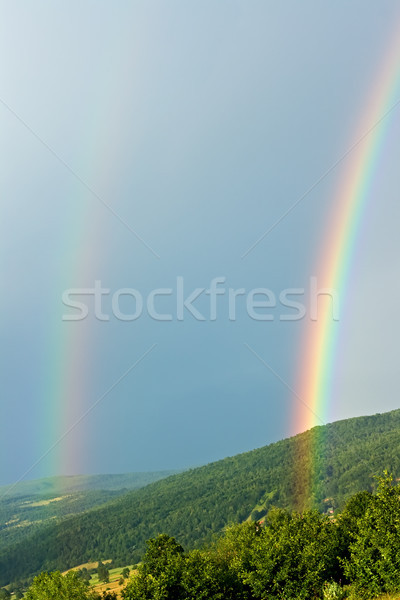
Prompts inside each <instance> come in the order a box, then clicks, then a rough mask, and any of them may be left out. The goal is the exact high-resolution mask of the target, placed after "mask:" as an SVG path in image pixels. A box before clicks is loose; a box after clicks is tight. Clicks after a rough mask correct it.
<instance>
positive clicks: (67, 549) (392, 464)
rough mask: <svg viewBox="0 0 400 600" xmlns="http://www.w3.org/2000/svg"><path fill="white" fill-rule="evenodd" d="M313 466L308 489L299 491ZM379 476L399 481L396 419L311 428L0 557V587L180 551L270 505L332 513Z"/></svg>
mask: <svg viewBox="0 0 400 600" xmlns="http://www.w3.org/2000/svg"><path fill="white" fill-rule="evenodd" d="M311 465H312V467H313V481H314V482H315V483H314V485H313V486H311V487H308V486H305V487H304V485H303V483H304V474H306V473H307V472H308V470H309V467H310V466H311ZM384 469H388V470H389V471H391V472H392V473H393V474H394V476H395V477H399V476H400V410H396V411H392V412H390V413H385V414H380V415H375V416H370V417H359V418H354V419H348V420H345V421H338V422H336V423H332V424H329V425H325V426H321V427H316V428H314V429H312V430H310V431H308V432H305V433H303V434H300V435H298V436H295V437H292V438H289V439H286V440H283V441H280V442H277V443H275V444H271V445H269V446H265V447H263V448H259V449H257V450H253V451H251V452H247V453H245V454H240V455H237V456H234V457H231V458H226V459H224V460H221V461H218V462H215V463H212V464H209V465H206V466H204V467H200V468H197V469H193V470H191V471H186V472H184V473H181V474H178V475H173V476H172V477H169V478H167V479H163V480H161V481H158V482H156V483H153V484H150V485H148V486H146V487H145V488H142V489H140V490H138V491H133V492H129V493H128V494H126V495H125V496H123V497H121V498H118V499H117V500H115V501H112V502H110V503H109V504H107V505H105V506H103V507H101V508H98V509H95V510H92V511H89V512H87V513H85V514H83V515H79V516H77V517H72V518H69V519H67V520H64V521H63V522H62V523H61V524H58V525H57V524H56V525H54V526H52V527H48V528H47V529H46V530H45V531H43V530H42V531H41V533H40V535H36V534H35V535H32V536H31V537H29V538H27V539H26V540H25V541H24V542H21V543H18V544H17V545H15V546H13V547H10V548H7V549H6V550H3V551H2V552H1V554H0V585H4V584H6V583H8V582H9V581H14V580H17V579H20V578H22V577H26V576H27V575H29V574H32V573H35V572H39V571H42V570H53V569H61V570H63V569H66V568H68V567H71V566H75V565H77V564H80V563H83V562H85V561H86V560H89V559H90V560H99V559H102V558H113V559H115V560H116V561H121V563H125V564H128V563H129V564H130V563H131V562H132V561H135V560H138V559H139V558H140V557H141V555H142V552H143V546H144V542H145V540H146V539H148V538H150V537H154V536H155V535H156V534H158V533H160V532H165V533H168V534H169V535H173V536H176V537H177V538H178V539H179V541H180V542H181V543H182V544H183V545H184V546H185V547H186V548H191V547H195V546H199V545H201V544H202V543H204V542H205V541H208V540H210V539H211V537H212V536H213V534H216V533H219V532H220V531H221V530H222V529H223V527H224V526H225V525H227V524H228V523H232V522H240V521H244V520H246V519H248V518H250V517H252V518H254V519H259V518H261V517H262V516H263V514H265V513H266V512H267V511H268V509H269V508H270V507H271V506H272V505H275V506H280V507H283V508H288V509H293V508H295V509H301V508H305V507H310V506H314V507H316V508H318V509H319V510H321V511H322V512H326V511H327V510H332V509H335V508H340V507H341V506H342V505H343V503H344V501H345V499H347V498H348V497H349V496H350V495H352V494H354V493H355V492H357V491H359V490H362V489H367V490H371V489H373V487H374V484H375V480H374V475H376V474H381V473H382V471H383V470H384ZM306 490H307V491H310V492H311V496H308V497H306V496H305V495H304V493H305V491H306Z"/></svg>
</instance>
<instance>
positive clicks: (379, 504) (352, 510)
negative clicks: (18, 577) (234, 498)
mask: <svg viewBox="0 0 400 600" xmlns="http://www.w3.org/2000/svg"><path fill="white" fill-rule="evenodd" d="M60 577H62V576H61V575H60V573H53V574H48V573H45V574H41V575H39V576H38V577H36V578H35V580H34V581H33V583H32V585H31V587H30V588H29V590H28V591H27V594H26V598H27V600H45V599H46V600H47V598H51V597H53V596H52V595H51V590H52V589H53V587H54V586H55V585H58V586H60V581H61V580H60ZM52 586H53V587H52ZM63 586H64V587H63V588H62V589H63V590H64V591H63V594H61V595H60V593H59V595H58V596H57V598H62V599H64V600H86V599H89V598H94V597H93V593H92V592H90V590H88V588H87V586H86V585H85V584H84V583H83V582H82V580H80V579H79V577H78V575H77V574H76V573H75V574H72V573H69V574H68V575H67V577H66V578H64V579H63ZM398 591H400V487H399V485H394V483H393V477H392V476H391V475H389V474H388V473H387V472H385V473H384V475H383V476H382V477H380V478H378V484H377V490H376V493H374V494H371V493H370V492H368V491H363V492H358V493H356V494H355V495H353V496H352V497H351V498H350V499H349V500H348V501H347V503H346V505H345V506H344V508H343V510H342V511H341V513H340V514H337V515H336V516H335V518H332V517H330V516H328V515H324V514H321V513H319V512H318V511H316V510H315V509H311V510H306V511H303V512H295V511H289V510H285V509H281V508H272V509H271V510H270V511H269V512H268V515H267V517H266V519H265V523H264V524H263V525H261V524H260V522H257V521H246V522H245V523H242V524H236V525H232V526H231V527H228V528H227V529H226V530H225V532H224V534H223V535H222V536H221V537H220V538H218V539H217V540H215V541H213V542H212V543H210V544H208V545H207V546H205V547H203V548H202V549H195V550H188V551H185V550H184V548H183V547H182V546H181V544H180V543H179V542H178V541H176V540H175V538H173V537H171V536H169V535H167V534H161V535H158V536H156V537H154V538H151V539H149V540H148V541H147V542H146V552H145V554H144V557H143V561H142V562H141V563H140V564H139V565H138V567H137V570H136V572H135V573H134V574H133V575H132V576H131V578H130V579H129V581H128V583H127V585H126V586H125V588H124V590H123V592H122V595H123V598H124V600H264V599H266V598H268V599H269V600H278V599H279V600H282V599H283V598H285V599H286V600H295V599H296V600H309V599H323V600H334V599H336V600H340V599H341V598H350V599H354V600H355V599H357V600H360V599H367V598H372V597H376V596H378V595H379V594H383V593H393V592H398ZM64 592H65V593H64ZM46 594H47V595H46ZM91 594H92V595H91ZM109 598H110V600H111V598H112V596H110V597H109Z"/></svg>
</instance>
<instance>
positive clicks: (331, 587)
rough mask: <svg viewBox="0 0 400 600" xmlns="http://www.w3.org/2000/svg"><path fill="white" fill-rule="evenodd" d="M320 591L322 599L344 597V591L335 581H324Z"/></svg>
mask: <svg viewBox="0 0 400 600" xmlns="http://www.w3.org/2000/svg"><path fill="white" fill-rule="evenodd" d="M322 592H323V598H324V600H343V598H345V597H346V592H345V591H344V589H343V588H342V586H341V585H339V584H338V583H336V581H331V582H330V583H328V582H325V584H324V587H323V590H322Z"/></svg>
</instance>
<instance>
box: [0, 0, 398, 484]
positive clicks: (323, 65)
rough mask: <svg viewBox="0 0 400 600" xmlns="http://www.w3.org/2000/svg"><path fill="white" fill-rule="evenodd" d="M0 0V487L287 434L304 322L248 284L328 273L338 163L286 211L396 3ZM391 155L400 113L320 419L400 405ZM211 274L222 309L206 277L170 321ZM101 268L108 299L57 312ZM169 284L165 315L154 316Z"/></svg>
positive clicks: (330, 139) (190, 460)
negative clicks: (321, 268) (150, 302)
mask: <svg viewBox="0 0 400 600" xmlns="http://www.w3.org/2000/svg"><path fill="white" fill-rule="evenodd" d="M0 5H1V18H0V44H1V46H0V61H1V75H0V78H1V85H0V127H1V132H2V135H1V147H0V151H1V166H0V174H1V186H2V193H1V198H2V202H1V208H2V213H3V214H2V218H1V235H0V240H1V242H0V243H1V246H2V251H1V269H2V282H3V287H2V290H3V292H2V296H1V303H0V305H1V310H2V316H3V318H2V319H1V323H2V325H1V327H2V340H3V344H2V357H1V365H2V393H1V396H2V398H1V407H2V418H1V420H0V446H1V456H2V463H1V471H0V483H8V482H13V481H15V480H17V479H18V478H20V477H21V476H23V475H24V474H26V476H27V477H29V478H35V477H41V476H48V475H54V474H74V473H101V472H103V473H105V472H126V471H139V470H140V471H143V470H160V469H171V468H185V467H188V466H194V465H199V464H203V463H206V462H209V461H211V460H216V459H219V458H223V457H225V456H227V455H232V454H236V453H238V452H242V451H246V450H250V449H253V448H255V447H258V446H262V445H264V444H267V443H270V442H273V441H276V440H278V439H282V438H284V437H286V436H287V435H289V434H290V433H291V431H292V425H293V424H292V422H291V415H292V414H293V413H294V410H295V406H296V402H298V400H297V399H296V396H295V395H293V393H291V391H290V389H292V390H294V391H296V377H297V373H298V367H299V364H300V361H301V360H302V357H303V353H304V348H303V344H304V341H303V340H304V336H302V333H304V319H303V320H298V321H282V320H280V318H279V317H280V315H281V314H286V315H287V314H293V309H290V308H288V307H282V306H280V305H279V301H277V305H276V306H275V307H271V308H270V309H268V310H266V309H265V308H260V307H258V308H257V307H255V308H254V307H253V308H252V306H250V310H249V307H248V306H247V305H246V298H247V300H248V302H249V303H250V304H251V302H252V299H251V297H250V299H249V296H248V293H249V292H250V291H251V290H252V289H257V288H268V289H269V290H271V292H272V293H273V294H274V295H275V298H276V299H278V298H279V294H280V292H281V291H282V290H284V289H287V288H300V289H301V288H304V289H305V290H308V289H309V282H310V277H312V276H314V275H317V276H318V272H317V265H320V260H321V253H322V252H323V241H324V238H325V237H326V235H327V233H328V231H329V219H328V216H329V215H330V214H332V210H333V208H334V206H335V204H334V203H335V202H336V201H337V198H336V196H335V194H336V192H337V190H338V189H339V187H340V183H341V179H342V178H343V177H344V173H345V167H346V161H344V162H343V163H341V164H339V165H338V166H337V167H336V168H334V169H333V170H332V171H331V172H330V173H329V174H328V175H327V176H326V177H324V178H323V179H322V181H321V182H320V183H318V185H316V186H315V187H314V188H313V189H312V191H311V192H310V193H308V194H307V195H306V196H305V197H304V199H303V200H302V201H300V202H299V203H298V204H297V206H296V207H295V208H294V209H293V210H292V211H291V212H290V213H289V214H288V215H286V216H284V215H285V213H286V212H287V211H288V209H289V208H290V207H291V206H292V205H293V204H294V203H295V202H296V201H297V200H299V198H301V197H302V196H303V195H304V194H305V192H306V191H307V190H309V188H310V187H311V186H313V185H314V184H315V183H316V182H317V181H318V180H319V179H320V178H321V176H322V175H323V174H324V173H325V172H326V171H327V170H328V169H330V168H331V167H332V165H333V164H334V163H335V162H336V161H337V160H338V159H339V158H340V157H341V156H342V155H343V154H344V153H345V152H346V150H347V149H348V148H349V147H350V146H351V144H352V143H354V142H355V141H356V140H355V139H354V136H355V135H356V125H357V123H358V120H359V118H360V115H362V114H363V112H364V111H365V107H366V103H367V102H368V99H369V98H370V97H371V94H373V93H374V91H375V86H376V85H377V81H378V75H379V70H380V69H381V68H382V67H383V65H384V64H385V61H386V60H387V59H388V50H389V47H390V40H391V39H392V38H394V37H395V36H396V35H397V36H398V35H399V34H400V6H399V3H398V2H395V1H387V0H382V1H380V2H365V1H364V0H363V1H351V2H349V1H348V0H346V1H342V0H340V1H337V2H335V3H327V2H316V1H315V2H314V1H305V2H301V3H299V2H297V1H292V2H279V3H278V2H269V1H265V0H264V1H260V2H258V1H253V0H246V1H241V2H239V1H232V0H221V1H219V2H210V1H201V2H199V1H196V2H195V1H194V2H185V1H184V0H180V1H175V0H170V1H169V2H161V1H152V0H150V1H148V0H146V1H144V0H143V1H142V2H119V3H115V2H113V3H112V2H108V1H100V2H99V1H96V2H94V1H87V0H85V1H83V2H82V1H81V0H80V1H79V2H78V1H72V2H54V1H52V2H49V1H47V2H43V1H38V2H35V3H34V4H33V3H28V2H20V1H13V2H11V1H9V2H1V4H0ZM396 23H397V25H396ZM392 59H393V57H392ZM398 65H399V68H398V71H397V72H398V73H399V74H400V56H399V57H398ZM399 79H400V78H399ZM397 96H398V98H400V87H399V88H398V93H397ZM396 99H397V98H396V97H393V101H396ZM372 125H373V123H371V126H372ZM399 152H400V108H397V109H394V110H393V111H392V114H391V115H390V126H389V127H388V130H387V134H386V135H385V139H384V141H383V144H382V148H381V149H380V152H379V157H378V160H377V161H376V165H375V172H374V175H373V182H372V185H371V188H370V191H369V198H368V202H366V203H365V208H364V211H363V215H362V219H361V224H360V230H359V232H358V235H357V240H356V246H355V251H354V255H353V256H352V257H351V270H350V279H349V284H348V285H347V286H346V288H345V289H341V290H338V293H339V295H340V302H341V307H342V308H343V310H342V312H341V320H340V333H339V344H338V351H337V356H336V358H335V366H334V374H335V380H334V398H333V401H332V403H331V405H330V406H329V407H328V410H327V414H328V416H329V420H336V419H340V418H347V417H350V416H357V415H362V414H371V413H376V412H383V411H387V410H391V409H394V408H397V407H398V348H397V340H398V339H399V332H400V326H399V319H398V315H397V313H398V307H399V306H400V286H399V276H398V275H399V272H398V256H399V252H400V237H399V235H398V224H399V218H400V203H399V192H398V190H399V189H400V186H399V174H398V173H399V170H398V156H399ZM277 221H279V223H278V224H277V225H276V226H275V227H274V228H273V229H272V230H271V231H269V229H270V228H271V226H273V225H274V224H275V223H276V222H277ZM268 231H269V233H268V234H267V235H265V237H263V239H262V240H261V241H260V242H259V243H258V244H257V245H256V246H255V247H254V248H253V249H252V250H251V251H250V252H248V253H247V251H248V250H249V249H250V248H252V247H253V245H254V244H255V242H257V240H259V238H260V237H261V236H263V235H264V233H266V232H268ZM244 255H245V256H244ZM180 278H182V279H180ZM215 278H220V281H219V283H218V289H219V290H220V291H221V292H222V291H224V292H225V293H224V295H222V293H221V294H219V295H217V296H216V315H215V316H216V318H215V319H214V318H213V314H212V310H210V302H212V298H213V296H212V293H211V294H208V295H207V294H206V293H205V291H203V292H202V293H201V294H200V292H199V294H200V295H199V297H198V298H197V299H196V300H195V301H194V302H193V306H194V307H195V309H196V310H197V311H198V312H199V313H200V314H201V315H202V316H203V318H204V319H203V320H199V319H198V316H199V315H197V318H196V317H195V316H194V315H193V314H192V313H191V312H190V310H189V309H188V308H185V307H183V316H182V318H179V314H180V310H182V298H183V299H185V298H186V297H188V296H190V294H191V293H192V292H193V291H194V290H196V288H204V290H210V291H211V289H210V286H211V287H212V281H213V279H215ZM96 281H98V282H101V286H102V288H104V289H107V290H109V292H108V293H107V294H106V293H104V294H103V295H102V297H101V298H100V299H101V307H100V308H101V311H100V309H99V306H98V305H97V306H96V307H95V302H94V297H93V295H91V296H87V295H86V296H84V295H82V294H81V295H80V296H74V300H75V301H76V300H78V301H80V302H86V303H87V306H88V315H87V317H86V318H85V319H83V320H75V321H71V320H63V315H64V319H65V315H67V318H68V316H69V318H71V315H72V316H75V317H76V316H77V315H79V314H80V310H79V309H77V308H73V307H71V306H70V307H67V306H66V305H65V303H64V304H63V301H62V298H63V294H64V300H65V299H66V298H67V296H66V295H65V294H70V292H68V290H71V288H74V289H76V288H83V289H84V290H85V289H86V290H88V289H92V288H93V287H94V285H95V282H96ZM98 285H100V283H99V284H98ZM180 286H183V291H182V294H183V296H182V294H181V291H180V289H179V288H180ZM126 288H128V289H129V290H130V291H126ZM160 288H161V289H163V290H164V291H163V292H162V293H160V292H159V294H158V296H156V298H155V300H154V307H155V310H156V311H157V313H160V314H163V315H170V316H171V319H170V320H163V321H160V320H158V319H155V318H154V314H153V317H152V316H151V315H149V314H148V307H147V299H148V298H149V295H150V294H151V292H152V290H156V289H160ZM229 288H232V289H235V290H239V289H243V290H244V293H238V294H237V295H236V297H235V298H236V300H235V301H236V315H235V318H232V317H233V315H232V314H230V313H229V309H231V311H232V310H233V309H232V306H231V307H229ZM121 289H122V290H124V289H125V294H124V295H118V294H119V292H118V290H121ZM132 289H133V290H135V292H132ZM66 290H67V291H66ZM166 290H168V291H166ZM307 293H308V292H305V295H304V298H305V299H306V298H307ZM135 294H136V296H135ZM180 294H181V296H182V297H181V296H180ZM231 296H232V293H231ZM68 298H71V296H68ZM113 298H114V301H113ZM140 298H142V299H143V310H142V314H141V315H140V316H137V318H135V319H134V320H122V318H121V316H122V317H123V315H127V314H131V315H132V314H135V313H136V312H140V311H139V309H140ZM180 298H181V300H180ZM260 299H263V300H264V301H265V300H266V296H265V295H264V296H263V297H262V298H261V296H257V297H254V298H253V300H260ZM113 302H114V310H113ZM97 304H98V303H97ZM231 305H232V298H231ZM179 306H180V308H179ZM95 308H96V313H97V316H96V314H95ZM252 309H253V311H254V313H255V314H256V315H260V314H266V313H267V312H268V314H269V315H271V316H272V317H273V320H268V321H261V320H258V319H257V318H254V314H253V318H252V314H251V310H252ZM118 311H119V313H118ZM116 312H117V314H115V313H116ZM150 312H151V309H150ZM153 312H154V311H153ZM193 312H194V313H195V310H194V309H193ZM249 313H250V314H249ZM195 314H196V313H195ZM118 315H119V317H120V318H118ZM99 316H100V318H99ZM230 317H231V318H230ZM168 318H169V317H168ZM304 318H305V319H307V318H308V307H307V306H306V316H305V317H304ZM106 319H108V320H106ZM246 344H247V346H246ZM249 348H250V349H249ZM256 354H257V355H258V357H259V358H257V356H256ZM260 359H262V360H263V361H264V362H265V364H263V363H262V362H261V360H260ZM266 365H268V367H267V366H266ZM128 371H129V372H128ZM86 413H87V414H86ZM85 414H86V416H84V415H85ZM70 429H71V431H69V433H67V435H65V434H66V432H68V430H70ZM53 445H54V446H55V447H54V448H53V449H51V448H52V446H53ZM43 455H45V456H44V457H43ZM41 457H43V458H41ZM36 462H37V464H36V466H34V465H35V463H36Z"/></svg>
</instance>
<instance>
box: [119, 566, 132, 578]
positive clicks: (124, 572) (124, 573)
mask: <svg viewBox="0 0 400 600" xmlns="http://www.w3.org/2000/svg"><path fill="white" fill-rule="evenodd" d="M129 573H130V568H129V567H124V568H123V569H122V572H121V575H122V577H123V578H124V579H128V577H129Z"/></svg>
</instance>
